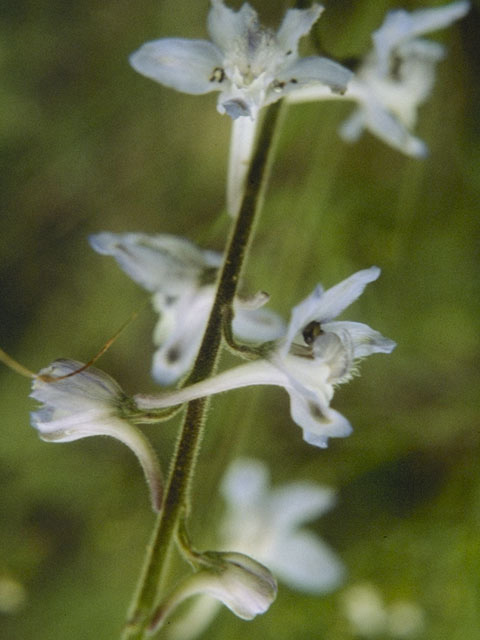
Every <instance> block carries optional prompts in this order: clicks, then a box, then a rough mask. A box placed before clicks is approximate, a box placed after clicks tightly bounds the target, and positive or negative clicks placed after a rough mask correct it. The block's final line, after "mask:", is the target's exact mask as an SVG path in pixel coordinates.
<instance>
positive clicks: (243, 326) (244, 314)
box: [232, 305, 286, 343]
mask: <svg viewBox="0 0 480 640" xmlns="http://www.w3.org/2000/svg"><path fill="white" fill-rule="evenodd" d="M232 327H233V332H234V334H235V335H236V336H237V337H238V338H240V340H245V341H247V342H257V343H259V342H268V341H269V340H276V339H277V338H280V337H281V336H283V335H284V334H285V328H286V327H285V323H284V322H283V320H282V318H280V316H279V315H278V314H277V313H275V312H274V311H271V310H270V309H251V310H250V309H242V308H240V309H239V308H238V306H237V305H235V316H234V318H233V325H232Z"/></svg>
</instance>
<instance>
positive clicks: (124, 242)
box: [89, 232, 222, 296]
mask: <svg viewBox="0 0 480 640" xmlns="http://www.w3.org/2000/svg"><path fill="white" fill-rule="evenodd" d="M89 240H90V244H91V246H92V247H93V249H95V251H97V252H98V253H101V254H103V255H108V256H113V257H114V258H115V260H116V261H117V263H118V264H119V266H120V267H121V268H122V269H123V271H125V273H127V274H128V275H129V276H130V277H131V278H132V280H134V281H135V282H137V283H138V284H140V285H141V286H142V287H144V288H145V289H147V290H148V291H152V292H155V291H163V292H165V293H167V294H168V295H170V296H172V295H178V294H179V293H183V292H184V290H185V288H186V287H191V286H192V284H195V285H196V283H197V282H198V280H199V278H200V277H201V276H202V274H203V273H204V272H205V270H207V269H212V270H213V269H214V268H216V267H218V266H219V265H220V264H221V259H222V258H221V255H220V254H218V253H215V252H213V251H203V250H201V249H199V248H198V247H196V246H195V245H194V244H193V243H192V242H190V241H189V240H186V239H185V238H181V237H179V236H173V235H168V234H157V235H154V234H152V235H149V234H146V233H109V232H104V233H97V234H95V235H92V236H90V238H89Z"/></svg>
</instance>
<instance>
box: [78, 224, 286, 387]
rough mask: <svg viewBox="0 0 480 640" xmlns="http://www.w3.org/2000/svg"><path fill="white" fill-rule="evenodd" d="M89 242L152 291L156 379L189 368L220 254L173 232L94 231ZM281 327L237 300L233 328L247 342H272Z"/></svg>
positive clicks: (173, 377)
mask: <svg viewBox="0 0 480 640" xmlns="http://www.w3.org/2000/svg"><path fill="white" fill-rule="evenodd" d="M90 244H91V246H92V247H93V248H94V249H95V251H97V252H98V253H101V254H103V255H109V256H113V257H114V258H115V260H116V261H117V263H118V264H119V266H120V267H121V268H122V269H123V271H125V273H127V274H128V275H129V276H130V277H131V278H132V279H133V280H135V282H137V283H138V284H140V285H141V286H142V287H144V288H145V289H147V291H150V292H151V293H153V299H152V301H153V306H154V308H155V310H156V311H158V313H159V314H160V320H159V322H158V324H157V326H156V328H155V331H154V336H153V341H154V344H155V346H156V347H157V349H156V351H155V354H154V356H153V365H152V375H153V377H154V378H155V380H156V381H157V382H159V383H160V384H162V385H168V384H172V383H174V382H176V381H177V380H178V379H179V378H180V377H182V376H183V375H184V374H185V373H186V372H187V371H188V370H189V369H190V367H191V366H192V364H193V362H194V360H195V357H196V355H197V353H198V349H199V347H200V343H201V341H202V337H203V333H204V330H205V327H206V325H207V322H208V317H209V315H210V311H211V308H212V305H213V301H214V296H215V286H214V282H215V279H216V276H217V271H218V268H219V266H220V264H221V262H222V256H221V254H219V253H216V252H214V251H204V250H202V249H199V248H198V247H196V246H195V245H194V244H193V243H191V242H189V241H188V240H186V239H184V238H180V237H176V236H172V235H167V234H163V235H148V234H143V233H123V234H116V233H108V232H105V233H99V234H96V235H93V236H91V237H90ZM283 330H284V326H283V323H282V321H281V320H280V318H278V316H277V315H276V314H274V313H273V312H271V311H268V310H267V309H255V308H253V309H252V308H251V305H249V303H248V301H242V300H241V299H237V301H236V302H235V317H234V320H233V331H234V333H235V334H236V335H237V336H238V337H239V338H241V339H243V340H247V341H250V342H263V341H265V340H272V339H275V338H276V337H278V336H279V335H281V333H282V331H283Z"/></svg>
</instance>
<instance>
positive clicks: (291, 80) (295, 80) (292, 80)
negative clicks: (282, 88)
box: [290, 78, 298, 84]
mask: <svg viewBox="0 0 480 640" xmlns="http://www.w3.org/2000/svg"><path fill="white" fill-rule="evenodd" d="M290 82H291V83H292V84H298V80H297V79H296V78H291V79H290Z"/></svg>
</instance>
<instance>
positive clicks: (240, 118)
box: [130, 0, 352, 215]
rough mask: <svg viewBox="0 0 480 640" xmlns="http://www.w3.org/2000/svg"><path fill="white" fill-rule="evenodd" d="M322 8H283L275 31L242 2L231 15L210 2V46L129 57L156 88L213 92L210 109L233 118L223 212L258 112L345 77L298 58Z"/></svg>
mask: <svg viewBox="0 0 480 640" xmlns="http://www.w3.org/2000/svg"><path fill="white" fill-rule="evenodd" d="M322 11H323V7H321V6H320V5H319V4H316V3H315V4H313V5H312V6H311V7H310V9H289V10H288V11H287V12H286V14H285V17H284V19H283V22H282V24H281V25H280V28H279V29H278V31H277V32H276V33H275V32H273V31H271V30H269V29H266V28H265V27H263V26H262V25H261V24H260V23H259V21H258V15H257V12H256V11H255V10H254V9H253V8H252V7H251V6H250V5H249V4H247V3H246V4H244V5H243V6H242V7H241V9H240V10H239V11H237V12H235V11H233V10H232V9H229V8H228V7H226V6H225V5H224V4H223V1H222V0H212V7H211V9H210V12H209V14H208V21H207V27H208V32H209V35H210V38H211V41H207V40H188V39H184V38H162V39H161V40H155V41H153V42H147V43H146V44H144V45H143V46H142V47H140V49H139V50H138V51H136V52H135V53H134V54H133V55H132V56H131V57H130V62H131V64H132V66H133V67H134V69H136V70H137V71H138V72H140V73H142V74H143V75H145V76H147V77H148V78H152V79H153V80H156V81H157V82H160V83H161V84H163V85H165V86H167V87H171V88H173V89H177V90H178V91H183V92H184V93H190V94H202V93H209V92H211V91H219V92H220V95H219V97H218V101H217V109H218V111H219V112H220V113H222V114H224V113H227V114H228V115H229V116H230V117H231V118H232V119H233V120H234V124H233V128H232V141H231V146H230V158H229V170H228V179H227V210H228V212H229V213H230V214H231V215H236V214H237V212H238V209H239V207H240V204H241V199H242V194H243V189H244V182H245V177H246V174H247V171H248V166H249V163H250V159H251V154H252V149H253V144H254V141H255V130H256V120H257V115H258V112H259V111H260V109H261V108H262V107H264V106H266V105H269V104H271V103H273V102H276V101H277V100H279V99H280V98H282V97H283V96H285V95H287V94H288V93H289V92H291V91H293V90H294V89H296V88H297V87H309V86H314V87H316V86H320V87H322V88H324V89H325V90H326V91H327V93H332V92H334V93H342V92H344V91H345V89H346V86H347V83H348V81H349V79H350V78H351V75H352V74H351V72H350V71H349V70H348V69H345V68H344V67H342V66H341V65H339V64H337V63H336V62H333V61H332V60H329V59H327V58H321V57H319V56H311V57H307V58H300V57H299V55H298V42H299V40H300V38H302V36H304V35H306V34H307V33H308V32H309V31H310V29H311V28H312V25H313V24H314V23H315V22H316V21H317V20H318V18H319V17H320V14H321V13H322Z"/></svg>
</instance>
